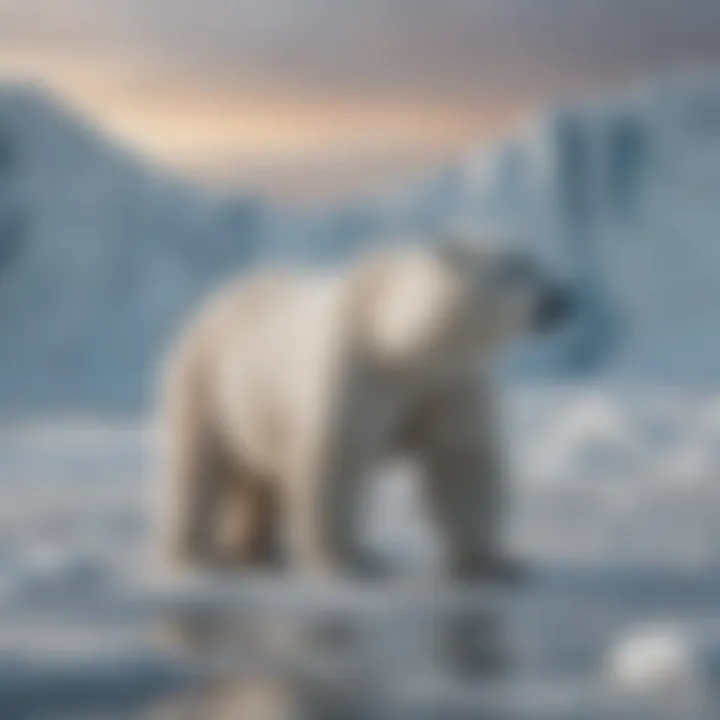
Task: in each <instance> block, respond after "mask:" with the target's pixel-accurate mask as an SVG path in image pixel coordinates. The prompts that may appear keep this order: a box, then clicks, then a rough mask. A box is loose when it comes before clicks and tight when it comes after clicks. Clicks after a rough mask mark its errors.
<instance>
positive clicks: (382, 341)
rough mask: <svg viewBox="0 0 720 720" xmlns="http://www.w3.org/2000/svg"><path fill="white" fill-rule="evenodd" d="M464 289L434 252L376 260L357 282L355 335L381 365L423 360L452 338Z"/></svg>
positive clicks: (360, 272)
mask: <svg viewBox="0 0 720 720" xmlns="http://www.w3.org/2000/svg"><path fill="white" fill-rule="evenodd" d="M458 285H459V284H458V282H457V279H456V278H455V277H454V276H453V274H452V273H451V272H449V269H448V267H447V266H446V265H445V264H444V263H442V262H439V261H438V258H437V257H435V256H434V255H433V254H432V253H425V252H422V251H405V252H400V253H398V254H396V255H394V256H388V255H384V256H376V257H373V258H370V259H369V260H368V261H367V262H366V263H365V264H364V265H362V266H361V267H360V268H358V271H357V273H356V275H355V277H354V279H353V289H352V291H351V292H352V296H353V298H352V304H353V308H354V312H353V320H352V322H353V325H354V333H355V337H356V338H357V339H358V340H359V342H360V344H361V346H362V347H363V348H364V349H365V351H366V352H367V353H368V354H369V355H370V357H371V358H373V359H374V360H376V361H379V362H380V363H381V364H387V365H393V366H395V367H399V366H405V365H412V364H415V363H417V362H422V360H423V357H425V356H426V355H427V354H428V353H431V352H432V351H433V350H434V349H437V348H439V347H440V346H441V344H442V342H443V341H444V338H445V337H446V336H447V334H448V330H449V328H450V325H451V324H452V317H451V316H452V314H453V312H454V310H455V308H456V307H457V299H458V297H459V290H460V288H459V287H458Z"/></svg>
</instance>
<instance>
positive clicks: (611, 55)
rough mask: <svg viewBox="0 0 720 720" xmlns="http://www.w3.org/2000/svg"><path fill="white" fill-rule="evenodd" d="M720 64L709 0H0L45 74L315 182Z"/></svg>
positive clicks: (4, 46)
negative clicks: (565, 101)
mask: <svg viewBox="0 0 720 720" xmlns="http://www.w3.org/2000/svg"><path fill="white" fill-rule="evenodd" d="M707 65H718V66H720V1H719V0H0V77H2V76H7V77H18V76H20V77H34V78H40V79H42V80H44V81H46V82H47V83H49V84H50V85H52V86H53V87H54V88H56V89H57V90H59V91H60V92H61V93H62V94H64V95H65V96H67V97H68V98H69V99H70V100H71V101H72V102H74V103H75V104H76V105H78V106H80V107H81V108H82V109H84V110H85V111H87V112H89V113H91V114H92V115H93V116H95V117H97V118H99V119H100V120H101V121H102V122H103V124H105V125H106V126H107V127H108V128H109V129H110V130H112V131H113V132H115V133H117V134H120V135H121V136H123V137H124V138H126V139H127V140H129V141H130V142H131V143H132V144H134V145H135V146H137V147H139V148H140V149H142V150H144V151H146V152H148V153H150V154H152V155H153V156H155V157H156V158H158V159H159V160H160V161H162V162H163V163H166V164H168V165H174V166H177V167H180V168H182V169H183V171H184V172H187V173H189V174H193V175H195V176H197V177H199V178H201V179H203V180H208V181H211V182H219V183H232V184H238V185H249V186H251V187H255V188H258V189H259V190H262V191H267V192H270V193H273V194H275V195H281V196H286V197H295V198H324V197H328V196H331V195H334V194H342V193H347V192H351V191H354V190H358V189H359V190H365V189H368V188H373V187H375V186H376V185H377V184H378V183H381V184H392V183H395V182H399V181H402V180H403V179H404V178H406V177H409V176H410V175H411V174H413V173H415V172H417V171H418V170H420V169H422V168H426V167H429V166H432V165H433V164H435V163H438V162H442V161H444V160H448V159H452V158H454V157H456V156H459V155H461V154H462V153H463V152H466V151H467V150H468V149H470V148H474V147H476V146H478V145H481V144H482V143H484V142H488V141H490V140H492V138H494V137H496V136H498V135H502V134H503V133H504V132H507V131H508V129H509V128H510V127H511V126H512V124H513V123H514V122H516V121H518V120H519V119H521V118H523V117H524V116H526V115H527V114H529V113H531V112H532V111H533V109H535V108H536V107H538V106H542V105H545V104H548V103H551V102H554V101H556V100H557V99H561V98H566V97H573V96H577V95H586V94H589V93H593V92H597V91H606V90H609V89H612V88H613V87H616V86H622V85H625V84H628V83H632V82H635V81H636V80H638V79H640V78H643V77H645V76H649V75H650V76H656V75H657V74H659V73H662V72H665V71H671V70H676V69H677V68H680V67H697V66H707Z"/></svg>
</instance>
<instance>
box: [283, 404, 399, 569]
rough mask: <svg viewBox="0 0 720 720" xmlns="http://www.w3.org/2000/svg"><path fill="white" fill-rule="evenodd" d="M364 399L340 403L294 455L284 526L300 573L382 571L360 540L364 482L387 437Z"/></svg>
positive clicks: (384, 424) (381, 419)
mask: <svg viewBox="0 0 720 720" xmlns="http://www.w3.org/2000/svg"><path fill="white" fill-rule="evenodd" d="M368 400H369V398H368V397H365V398H364V399H363V400H359V399H358V400H355V401H352V402H347V403H345V404H344V406H343V407H342V408H340V409H339V411H338V412H337V413H336V415H335V417H334V420H335V422H333V423H332V424H331V427H330V428H326V429H324V430H322V431H321V432H320V433H318V434H315V435H314V436H311V437H306V438H305V439H304V444H303V445H302V446H301V447H300V449H299V452H297V453H296V454H295V458H296V461H295V463H294V467H293V469H292V471H291V472H290V474H289V478H288V482H289V485H290V487H289V488H287V489H286V491H285V495H286V498H287V503H288V505H287V510H288V515H287V519H286V528H287V529H288V533H289V535H288V543H289V551H290V556H291V562H292V564H293V566H294V567H295V568H296V569H298V570H300V571H302V572H308V573H310V574H315V575H318V574H320V575H322V574H328V573H340V574H342V573H348V574H350V575H352V576H355V577H361V578H374V577H378V576H381V575H384V574H385V567H384V563H382V561H381V560H380V558H378V557H376V556H374V554H373V553H371V552H370V551H369V550H368V548H367V547H366V544H365V542H364V538H363V535H364V530H365V527H364V523H363V516H364V512H363V511H364V509H365V503H366V500H367V498H368V487H367V486H368V482H369V481H370V480H371V478H370V475H371V473H372V471H373V469H374V468H375V467H376V464H377V462H378V460H379V459H380V457H381V453H382V451H383V449H384V445H385V441H386V438H387V436H388V430H387V428H388V423H387V420H386V418H385V417H384V416H383V415H382V413H380V414H378V413H374V414H373V413H369V412H368V411H369V410H370V408H367V407H366V402H367V401H368ZM388 419H389V418H388Z"/></svg>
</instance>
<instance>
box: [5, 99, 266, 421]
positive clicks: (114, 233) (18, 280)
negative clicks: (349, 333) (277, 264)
mask: <svg viewBox="0 0 720 720" xmlns="http://www.w3.org/2000/svg"><path fill="white" fill-rule="evenodd" d="M263 218H264V210H263V209H262V208H261V206H259V205H258V204H257V203H256V202H254V201H252V200H250V199H243V198H238V199H218V198H212V197H210V196H203V195H202V194H201V193H200V192H198V191H196V190H194V189H192V188H190V187H185V186H183V185H181V184H180V183H178V182H170V181H169V180H167V179H165V178H162V177H161V176H160V174H159V173H157V172H155V171H153V170H152V169H151V167H150V166H149V165H148V164H144V163H143V162H141V161H139V160H137V159H136V158H134V157H133V156H132V155H131V153H129V152H128V151H126V150H123V149H122V148H121V147H120V146H119V145H118V144H117V143H115V142H114V141H112V140H111V139H109V138H107V137H105V136H104V134H103V133H102V132H101V131H100V130H99V129H98V128H96V127H94V126H92V125H90V124H89V123H88V122H87V121H85V120H84V119H83V118H80V117H78V116H76V115H74V114H73V113H71V112H70V111H69V110H67V109H66V108H65V107H64V106H63V105H62V104H60V103H58V102H57V101H56V100H55V99H54V98H53V97H52V96H50V95H49V94H48V93H47V92H45V91H43V90H39V89H37V88H34V87H26V86H19V85H10V86H6V87H1V88H0V408H3V409H12V408H14V407H16V406H21V407H25V406H40V407H52V406H56V405H65V404H67V403H73V404H79V405H81V406H83V405H97V404H100V405H103V404H107V403H111V404H112V405H113V406H124V405H130V406H132V405H134V404H137V402H138V399H139V393H140V389H141V376H142V373H143V372H144V370H145V369H146V368H147V367H148V361H149V359H150V358H151V357H153V355H154V354H155V352H156V349H157V347H158V346H159V344H160V343H161V342H163V341H164V339H165V338H166V336H167V334H168V331H169V330H170V329H171V328H172V326H173V324H174V323H175V321H176V318H177V316H178V314H179V313H181V312H183V311H184V310H185V309H186V307H187V305H188V304H189V303H190V302H192V300H193V299H194V298H195V297H196V296H197V295H198V293H200V292H201V291H203V290H204V289H205V288H206V287H207V286H208V285H209V284H210V283H211V282H213V281H215V280H216V279H217V278H218V277H219V276H220V275H221V274H222V273H224V272H227V271H228V270H232V269H233V268H235V267H239V266H242V265H243V264H245V263H247V261H248V260H249V259H250V257H251V256H252V255H253V254H254V252H255V247H256V244H257V241H258V237H259V235H260V232H261V226H262V223H263Z"/></svg>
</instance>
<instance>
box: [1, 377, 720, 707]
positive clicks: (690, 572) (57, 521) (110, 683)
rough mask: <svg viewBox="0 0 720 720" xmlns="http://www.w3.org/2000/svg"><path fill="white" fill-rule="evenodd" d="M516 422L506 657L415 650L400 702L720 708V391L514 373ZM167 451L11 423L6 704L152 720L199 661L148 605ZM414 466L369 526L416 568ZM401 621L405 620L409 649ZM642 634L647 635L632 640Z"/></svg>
mask: <svg viewBox="0 0 720 720" xmlns="http://www.w3.org/2000/svg"><path fill="white" fill-rule="evenodd" d="M507 421H508V426H509V431H510V432H509V439H510V442H511V447H512V450H513V457H514V463H515V471H516V485H515V488H514V493H515V502H514V503H513V526H512V533H511V538H510V541H511V543H512V544H513V545H514V546H515V547H516V548H517V549H518V550H519V551H522V552H523V553H524V554H525V555H527V556H528V558H530V559H532V561H533V564H534V567H535V568H536V570H535V571H534V574H533V575H532V576H531V579H530V580H529V581H528V582H527V584H526V585H525V586H523V587H521V588H519V589H518V590H516V591H515V592H513V593H511V594H510V595H509V596H507V597H505V598H504V599H502V600H501V601H500V602H498V603H496V605H495V606H494V609H493V610H492V612H493V613H495V615H493V616H492V617H493V618H494V619H493V621H492V623H491V625H492V626H493V627H494V628H495V630H496V631H497V630H498V628H500V627H502V628H503V631H502V637H501V638H500V641H501V642H500V645H499V646H498V647H496V648H495V650H494V651H493V652H495V653H496V654H498V655H501V656H502V658H503V659H502V664H503V665H504V668H505V669H504V671H503V673H502V674H501V678H495V680H494V681H493V683H492V684H491V685H490V686H489V687H487V686H484V689H479V688H478V687H477V686H475V685H471V686H463V687H464V689H463V690H462V692H461V691H460V690H457V689H456V688H455V689H453V687H452V686H448V685H447V684H446V683H445V682H444V681H443V682H442V683H441V682H440V681H439V678H440V677H441V673H440V672H439V666H434V665H432V664H430V665H429V667H430V668H431V670H432V672H430V673H428V664H427V663H425V665H423V663H422V662H418V663H417V665H415V664H413V663H414V662H415V660H417V658H415V660H412V661H411V660H410V659H407V661H406V660H403V661H402V662H403V663H404V664H405V665H406V667H405V669H404V676H403V682H404V683H405V684H404V685H402V686H401V685H397V686H394V692H395V695H394V696H393V699H394V701H395V702H396V703H400V705H401V706H402V708H404V710H403V711H402V712H401V711H400V710H398V716H400V717H413V718H414V717H433V718H435V717H442V718H445V717H455V715H453V714H452V713H450V710H449V709H448V708H449V705H448V700H449V701H450V705H451V706H452V707H453V708H454V709H455V710H456V711H457V712H458V713H459V715H458V716H461V717H473V716H474V717H479V716H482V717H490V716H491V717H502V718H525V717H528V718H540V717H542V718H568V719H570V718H577V719H578V720H579V719H580V718H611V717H612V718H629V717H630V718H632V717H647V718H658V717H678V718H680V717H682V718H689V719H691V718H695V717H697V718H701V717H716V716H717V715H716V714H712V710H711V709H709V708H710V707H714V708H715V711H718V710H720V706H717V705H713V703H714V702H716V697H715V693H716V687H715V681H717V680H720V674H719V673H718V669H719V667H718V663H717V661H718V659H720V611H719V610H718V608H720V604H719V603H720V572H719V571H720V567H719V566H720V563H719V562H718V560H719V559H720V558H718V555H719V554H720V552H719V549H720V482H717V480H718V479H720V478H718V475H719V474H720V395H716V396H712V395H708V394H699V393H695V394H693V393H689V392H680V391H672V392H671V391H668V390H665V391H662V392H661V391H659V390H657V389H655V390H653V389H645V390H640V389H638V388H633V387H630V388H619V387H604V388H603V387H590V386H576V387H571V386H557V387H544V388H542V389H516V390H513V391H512V392H510V393H509V397H508V414H507ZM153 465H154V458H153V443H152V437H151V435H150V432H149V430H148V426H147V425H144V424H142V423H135V422H119V421H109V420H101V419H92V418H88V419H76V420H68V419H62V420H60V419H57V420H47V421H45V422H38V421H33V422H32V423H30V422H28V423H25V424H23V423H21V422H10V421H8V422H6V423H5V424H3V425H2V426H0V716H1V717H3V718H4V717H8V718H11V717H12V718H15V717H26V716H28V715H26V714H23V713H24V712H26V711H27V712H29V709H30V708H38V707H41V706H42V705H43V703H42V702H41V699H42V698H43V696H44V694H45V695H46V696H47V697H48V698H51V699H52V702H53V703H55V702H56V699H57V698H62V699H63V702H64V703H65V704H66V706H67V708H68V712H67V713H65V714H63V712H64V711H63V712H61V711H59V710H58V711H54V712H50V713H47V712H46V714H45V715H42V717H77V716H80V715H77V714H73V712H72V709H73V708H75V709H77V708H80V707H84V706H86V707H84V709H85V712H86V714H85V715H82V717H91V716H92V717H102V718H108V717H123V718H127V717H141V716H142V715H141V714H140V710H138V709H137V707H136V703H139V701H140V700H141V699H143V698H144V699H147V698H148V697H152V694H153V693H154V692H156V691H157V692H160V691H161V690H163V689H165V690H166V689H167V688H172V687H174V686H176V685H177V684H180V685H182V683H183V682H184V681H185V680H184V679H187V677H189V676H190V675H187V676H186V675H184V674H183V673H186V674H187V673H190V670H188V669H187V668H181V667H174V666H173V665H171V664H167V663H166V662H165V661H164V660H163V659H162V656H158V655H156V654H155V652H156V651H155V650H153V635H152V634H151V633H149V632H148V629H147V628H148V626H147V624H146V623H145V620H146V618H145V617H141V616H142V612H140V613H139V614H138V612H139V610H138V608H143V607H145V605H143V604H142V603H140V605H138V604H137V602H136V601H137V597H138V595H137V594H138V592H139V593H140V596H141V597H142V591H141V590H138V588H141V587H143V585H142V583H143V582H144V581H143V578H142V574H143V573H142V569H143V568H144V567H145V566H146V560H147V552H146V548H147V537H148V527H149V517H150V513H149V510H150V500H151V497H152V492H151V476H152V468H153ZM408 470H409V468H406V467H404V466H393V467H391V468H388V470H387V471H386V472H385V473H384V476H383V479H382V482H381V483H380V484H379V493H378V500H377V502H376V503H375V505H374V511H373V527H372V533H373V537H374V539H375V541H376V542H377V543H378V544H379V545H380V546H382V547H384V548H385V550H386V551H387V552H389V553H391V554H394V555H395V556H396V557H397V558H398V560H399V561H400V562H401V563H402V564H403V566H404V567H406V568H408V569H410V568H414V569H417V570H422V568H424V567H427V566H429V565H430V564H431V563H432V561H433V557H434V552H433V547H434V546H433V543H432V538H431V535H430V534H429V533H428V532H427V529H426V527H425V526H424V521H423V515H422V512H421V510H420V509H419V507H418V505H417V504H416V501H417V496H416V490H417V487H416V486H417V483H414V482H413V473H412V472H409V471H408ZM434 587H435V589H437V586H434ZM268 592H272V591H271V590H269V591H268ZM278 592H280V591H278ZM133 593H135V595H133ZM131 596H132V597H135V601H134V602H135V605H134V606H132V603H130V606H132V607H134V611H133V612H130V611H128V612H123V611H122V609H123V607H124V605H123V603H125V602H126V601H127V602H130V601H129V600H127V598H129V597H131ZM328 597H329V598H331V596H328ZM123 598H125V599H123ZM299 598H300V596H299V595H298V597H297V598H296V599H297V602H300V600H299ZM103 603H106V605H107V608H106V609H107V612H102V607H99V606H102V605H103ZM113 603H115V604H116V607H115V608H114V609H113ZM146 604H147V603H146ZM291 604H292V603H291ZM133 613H135V614H133ZM406 620H407V618H406ZM408 622H409V621H408ZM648 622H652V623H653V625H651V626H650V627H649V629H647V630H644V629H643V628H644V627H645V625H644V624H645V623H648ZM401 625H402V623H400V622H399V620H398V622H396V621H395V620H392V621H391V627H392V628H393V631H392V632H391V633H390V635H389V637H391V638H393V640H392V642H391V644H392V645H393V646H394V647H395V648H396V650H395V653H396V654H397V652H398V650H397V648H400V649H401V652H405V651H403V650H402V648H403V647H404V646H403V645H402V642H405V641H403V640H402V639H401V635H402V633H401V630H400V627H401ZM395 632H396V633H397V637H395V636H394V635H393V634H392V633H395ZM628 633H630V635H631V636H632V637H634V636H637V635H638V633H639V639H638V638H637V637H635V639H632V637H631V639H630V640H628V643H627V644H626V645H622V644H620V645H618V643H620V641H621V639H622V638H623V637H625V636H626V635H627V634H628ZM643 633H645V635H647V634H648V633H649V638H650V639H649V640H648V637H646V636H645V637H644V636H643ZM643 638H644V639H643ZM715 640H717V643H715ZM494 642H496V643H497V642H498V640H497V638H496V639H495V641H494ZM616 646H617V647H616ZM407 652H408V653H410V651H409V650H408V651H407ZM414 652H419V651H417V650H416V651H414ZM392 656H393V653H392V652H388V653H386V654H384V655H382V657H383V658H384V659H383V660H382V662H386V663H388V664H389V666H391V665H392V662H393V661H392ZM409 657H410V656H409V655H408V658H409ZM608 658H609V659H608ZM378 662H380V661H378ZM498 662H500V661H498ZM608 663H609V665H608ZM412 668H415V669H414V670H413V669H412ZM433 668H434V670H438V672H437V673H435V672H434V670H433ZM388 672H389V673H390V670H388ZM414 672H416V673H417V676H414V675H413V673H414ZM653 673H655V675H653ZM190 674H191V673H190ZM391 676H392V677H395V676H394V675H391ZM648 676H649V679H648ZM608 677H610V681H611V683H613V684H611V685H608ZM688 678H690V679H689V680H688ZM398 682H399V681H398ZM625 685H627V687H625ZM638 685H639V686H640V689H639V690H638V687H636V686H638ZM648 688H650V689H649V690H648ZM668 688H672V692H671V693H670V696H669V697H670V698H671V699H672V701H673V702H672V703H670V704H668V696H666V695H663V693H664V692H667V690H668ZM401 690H402V692H401ZM630 691H636V694H634V695H632V696H628V695H627V694H624V693H626V692H630ZM637 693H639V694H637ZM648 693H649V696H650V705H652V707H650V705H648ZM654 694H656V695H657V697H653V695H654ZM131 701H132V702H131ZM677 703H681V705H680V706H679V705H677ZM110 706H115V709H113V708H112V707H110ZM443 707H444V709H443ZM118 708H120V709H118ZM483 708H485V710H484V712H485V713H490V712H491V710H490V708H494V710H492V712H494V713H495V714H492V715H488V714H484V715H483V714H482V712H483V710H482V709H483ZM669 708H671V710H672V713H675V714H671V710H670V709H669ZM45 710H46V711H47V708H45ZM91 710H92V711H93V712H95V713H96V714H95V715H90V714H88V713H90V711H91ZM461 710H462V711H463V712H465V713H466V714H462V712H461ZM471 711H472V712H475V713H476V714H475V715H473V714H472V712H471ZM403 713H405V714H403ZM632 713H636V714H632ZM642 713H645V714H642ZM663 713H665V714H663ZM702 713H706V714H705V715H703V714H702ZM707 713H710V714H707ZM33 717H35V716H33Z"/></svg>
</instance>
